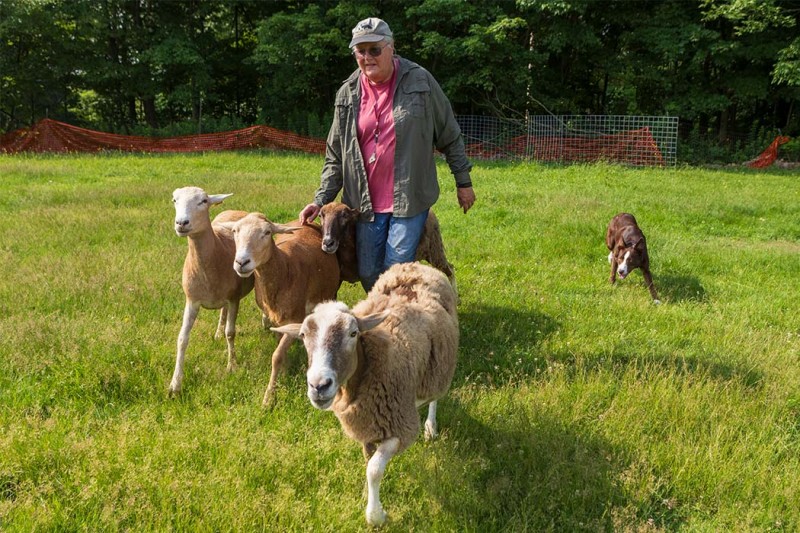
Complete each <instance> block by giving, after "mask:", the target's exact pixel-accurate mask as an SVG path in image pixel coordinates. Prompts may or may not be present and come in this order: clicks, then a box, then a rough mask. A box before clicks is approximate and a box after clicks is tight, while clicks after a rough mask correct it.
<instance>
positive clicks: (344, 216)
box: [319, 202, 358, 254]
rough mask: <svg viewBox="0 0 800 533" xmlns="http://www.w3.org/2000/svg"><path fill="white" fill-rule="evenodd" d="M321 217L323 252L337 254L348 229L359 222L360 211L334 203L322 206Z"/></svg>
mask: <svg viewBox="0 0 800 533" xmlns="http://www.w3.org/2000/svg"><path fill="white" fill-rule="evenodd" d="M319 216H320V218H321V219H322V251H323V252H325V253H328V254H333V253H336V250H338V249H339V243H340V242H341V240H342V239H344V238H345V236H346V235H347V233H346V232H347V230H348V228H349V227H350V226H351V225H352V224H354V223H355V222H356V221H357V220H358V210H357V209H351V208H349V207H347V206H346V205H344V204H342V203H336V202H333V203H330V204H325V205H324V206H322V209H321V210H320V212H319Z"/></svg>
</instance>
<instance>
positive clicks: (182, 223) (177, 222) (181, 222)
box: [175, 219, 189, 228]
mask: <svg viewBox="0 0 800 533" xmlns="http://www.w3.org/2000/svg"><path fill="white" fill-rule="evenodd" d="M188 224H189V219H184V220H177V219H176V220H175V225H176V226H178V227H179V228H182V227H184V226H187V225H188Z"/></svg>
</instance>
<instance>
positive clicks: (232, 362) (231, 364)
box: [220, 300, 239, 372]
mask: <svg viewBox="0 0 800 533" xmlns="http://www.w3.org/2000/svg"><path fill="white" fill-rule="evenodd" d="M228 305H229V307H230V309H229V310H228V312H227V313H226V315H227V320H226V321H225V340H226V341H228V366H227V370H228V372H233V371H234V370H236V348H235V347H234V340H235V339H236V317H237V316H238V314H239V301H238V300H233V301H231V302H230V303H229V304H228ZM222 309H223V311H224V310H225V307H223V308H222ZM220 318H222V313H220Z"/></svg>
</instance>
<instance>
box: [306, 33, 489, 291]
mask: <svg viewBox="0 0 800 533" xmlns="http://www.w3.org/2000/svg"><path fill="white" fill-rule="evenodd" d="M352 33H353V36H352V40H351V41H350V49H351V51H352V54H353V56H354V57H355V60H356V63H357V64H358V69H356V70H355V71H354V72H353V74H352V75H351V76H350V77H349V78H348V79H347V80H345V81H344V83H343V84H342V86H341V87H340V88H339V90H338V92H337V93H336V100H335V107H334V116H333V123H332V124H331V128H330V131H329V133H328V139H327V148H326V152H325V163H324V165H323V168H322V174H321V178H320V186H319V188H318V189H317V191H316V193H315V195H314V201H313V203H310V204H308V205H306V206H305V207H304V208H303V209H302V210H301V211H300V215H299V218H300V221H301V222H302V223H303V224H307V223H309V222H312V221H313V220H314V219H315V218H316V217H317V215H318V214H319V211H320V209H321V208H322V206H323V205H325V204H326V203H329V202H332V201H333V200H334V199H335V198H336V196H337V195H338V194H339V191H342V202H344V203H345V204H346V205H348V206H349V207H351V208H353V209H358V210H359V211H360V217H359V220H358V222H357V224H356V251H357V252H356V253H357V256H358V270H359V277H360V279H361V284H362V286H363V287H364V290H365V291H367V292H369V290H370V289H371V288H372V285H373V284H374V283H375V281H376V280H377V279H378V276H379V275H380V274H381V273H382V272H384V271H385V270H386V269H388V268H389V267H390V266H391V265H393V264H395V263H404V262H410V261H413V260H414V258H415V255H416V249H417V245H418V244H419V241H420V237H421V235H422V230H423V227H424V225H425V219H426V218H427V217H428V211H429V210H430V208H431V206H432V205H433V204H434V203H435V202H436V200H437V199H438V197H439V182H438V180H437V177H436V162H435V159H434V153H433V149H434V147H435V148H436V149H438V150H439V151H440V152H441V153H442V154H444V156H445V159H446V161H447V164H448V166H449V167H450V171H451V172H452V173H453V175H454V177H455V182H456V191H457V196H458V203H459V205H460V206H461V208H462V209H463V211H464V213H466V212H467V211H469V209H470V208H471V207H472V205H473V204H474V203H475V192H474V190H473V188H472V182H471V178H470V171H471V170H472V164H471V163H470V162H469V160H468V159H467V156H466V152H465V148H464V140H463V138H462V135H461V128H460V127H459V125H458V123H457V122H456V119H455V116H454V115H453V110H452V108H451V105H450V101H449V100H448V99H447V97H446V96H445V94H444V92H443V91H442V89H441V87H440V86H439V84H438V83H437V82H436V80H435V79H434V77H433V76H432V75H431V74H430V73H429V72H428V71H427V70H425V69H424V68H422V67H421V66H420V65H418V64H416V63H414V62H412V61H409V60H407V59H404V58H402V57H400V56H398V55H397V53H396V52H395V49H394V46H395V45H394V38H393V34H392V31H391V29H389V25H388V24H387V23H386V22H385V21H383V20H381V19H379V18H375V17H370V18H367V19H364V20H362V21H361V22H359V23H358V24H356V26H355V27H354V28H353V32H352Z"/></svg>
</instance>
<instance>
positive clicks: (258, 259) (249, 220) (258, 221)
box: [233, 213, 273, 278]
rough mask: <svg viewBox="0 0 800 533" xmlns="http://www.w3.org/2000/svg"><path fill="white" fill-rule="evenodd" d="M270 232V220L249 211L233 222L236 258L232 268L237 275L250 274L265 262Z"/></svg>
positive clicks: (271, 232) (267, 255) (269, 243)
mask: <svg viewBox="0 0 800 533" xmlns="http://www.w3.org/2000/svg"><path fill="white" fill-rule="evenodd" d="M272 234H273V231H272V222H270V221H269V220H267V219H266V218H264V217H263V216H261V215H258V214H257V213H250V214H249V215H247V216H245V217H243V218H242V219H241V220H239V221H238V222H236V224H234V226H233V239H234V241H235V242H236V258H235V259H234V261H233V269H234V270H235V271H236V273H237V274H239V276H241V277H243V278H246V277H249V276H252V275H253V272H255V270H256V268H258V267H259V266H261V265H262V264H264V263H266V262H267V260H268V259H269V254H270V251H271V250H272Z"/></svg>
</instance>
